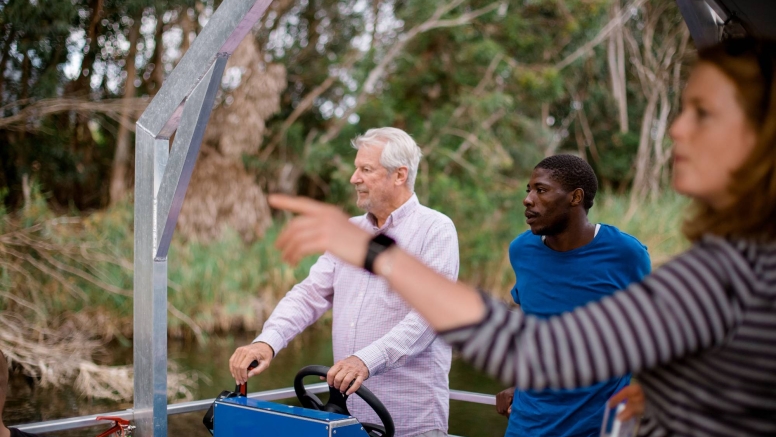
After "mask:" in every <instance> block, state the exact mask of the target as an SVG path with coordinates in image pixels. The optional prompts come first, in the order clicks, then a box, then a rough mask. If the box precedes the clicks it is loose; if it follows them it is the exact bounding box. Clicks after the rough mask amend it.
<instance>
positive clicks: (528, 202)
mask: <svg viewBox="0 0 776 437" xmlns="http://www.w3.org/2000/svg"><path fill="white" fill-rule="evenodd" d="M533 204H534V201H533V197H532V196H531V193H530V192H529V193H528V194H526V196H525V197H524V198H523V206H526V207H527V206H531V205H533Z"/></svg>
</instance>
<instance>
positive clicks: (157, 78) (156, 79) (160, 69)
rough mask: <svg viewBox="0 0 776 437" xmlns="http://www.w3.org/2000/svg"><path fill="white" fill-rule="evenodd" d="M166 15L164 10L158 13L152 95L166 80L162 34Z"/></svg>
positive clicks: (184, 11)
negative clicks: (163, 17)
mask: <svg viewBox="0 0 776 437" xmlns="http://www.w3.org/2000/svg"><path fill="white" fill-rule="evenodd" d="M182 12H183V13H186V9H185V8H184V9H183V11H182ZM163 15H164V11H163V10H159V11H157V13H156V31H155V32H154V58H153V63H154V70H153V71H152V72H151V81H152V83H153V84H154V86H153V89H152V90H151V95H152V96H153V95H156V93H157V92H158V91H159V88H161V87H162V82H164V62H163V61H162V54H163V53H164V41H163V40H162V36H163V35H164V20H162V16H163Z"/></svg>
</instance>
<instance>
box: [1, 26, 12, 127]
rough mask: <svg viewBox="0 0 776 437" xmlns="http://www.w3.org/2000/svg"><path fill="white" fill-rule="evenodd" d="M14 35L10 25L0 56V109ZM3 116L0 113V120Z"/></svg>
mask: <svg viewBox="0 0 776 437" xmlns="http://www.w3.org/2000/svg"><path fill="white" fill-rule="evenodd" d="M15 35H16V30H14V28H13V25H11V26H10V29H9V30H8V37H7V38H6V39H5V41H4V42H3V53H2V55H0V107H3V106H5V105H4V104H3V78H4V77H5V66H6V64H8V58H9V54H10V52H11V41H13V39H14V36H15ZM3 116H5V114H4V113H3V111H0V118H2V117H3Z"/></svg>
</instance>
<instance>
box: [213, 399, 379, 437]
mask: <svg viewBox="0 0 776 437" xmlns="http://www.w3.org/2000/svg"><path fill="white" fill-rule="evenodd" d="M213 408H214V409H213V412H214V417H215V420H214V428H213V435H214V437H278V436H283V437H367V433H366V431H364V428H363V427H362V426H361V424H360V423H359V422H358V420H356V418H354V417H352V416H343V415H341V414H335V413H329V412H326V411H316V410H309V409H307V408H302V407H295V406H293V405H283V404H276V403H274V402H267V401H259V400H256V399H248V398H245V397H234V398H227V399H222V400H218V401H216V402H215V404H214V407H213Z"/></svg>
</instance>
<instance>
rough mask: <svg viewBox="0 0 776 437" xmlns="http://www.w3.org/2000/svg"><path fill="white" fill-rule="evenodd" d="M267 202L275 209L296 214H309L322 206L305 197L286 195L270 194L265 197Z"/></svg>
mask: <svg viewBox="0 0 776 437" xmlns="http://www.w3.org/2000/svg"><path fill="white" fill-rule="evenodd" d="M267 202H269V204H270V206H271V207H273V208H275V209H282V210H284V211H289V212H293V213H297V214H310V213H313V212H315V211H317V210H318V209H320V207H321V205H324V204H323V203H321V202H318V201H316V200H313V199H309V198H307V197H301V196H289V195H286V194H270V195H269V196H268V197H267Z"/></svg>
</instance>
